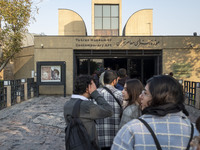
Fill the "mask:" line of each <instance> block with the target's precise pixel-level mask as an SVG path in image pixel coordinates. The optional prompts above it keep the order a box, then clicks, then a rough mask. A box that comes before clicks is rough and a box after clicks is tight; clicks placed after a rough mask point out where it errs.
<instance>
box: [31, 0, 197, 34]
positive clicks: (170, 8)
mask: <svg viewBox="0 0 200 150" xmlns="http://www.w3.org/2000/svg"><path fill="white" fill-rule="evenodd" d="M33 1H34V4H36V5H37V7H38V8H39V13H38V14H36V15H35V18H36V22H33V23H31V24H30V26H29V27H28V30H29V32H30V33H35V34H45V35H58V9H60V8H62V9H63V8H64V9H70V10H73V11H75V12H76V13H78V14H79V15H80V16H81V17H82V18H83V20H84V22H85V24H86V28H87V33H88V35H91V16H92V15H91V13H92V11H91V9H92V8H91V4H92V0H33ZM37 1H41V2H40V3H38V2H37ZM141 9H153V35H155V36H160V35H161V36H162V35H164V36H166V35H173V36H175V35H178V36H182V35H183V36H184V35H193V33H194V32H196V33H197V35H200V0H122V30H123V28H124V25H125V24H126V22H127V21H128V19H129V17H130V16H131V15H132V14H134V13H135V12H137V11H139V10H141Z"/></svg>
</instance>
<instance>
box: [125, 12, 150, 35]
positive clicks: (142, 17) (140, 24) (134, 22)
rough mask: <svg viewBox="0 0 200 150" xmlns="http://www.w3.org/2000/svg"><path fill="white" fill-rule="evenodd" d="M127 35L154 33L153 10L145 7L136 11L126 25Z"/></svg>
mask: <svg viewBox="0 0 200 150" xmlns="http://www.w3.org/2000/svg"><path fill="white" fill-rule="evenodd" d="M124 30H125V32H124V34H125V36H137V35H139V36H140V35H141V36H144V35H145V36H150V35H153V10H152V9H143V10H140V11H137V12H136V13H134V14H133V15H132V16H131V17H130V18H129V20H128V21H127V23H126V25H125V27H124Z"/></svg>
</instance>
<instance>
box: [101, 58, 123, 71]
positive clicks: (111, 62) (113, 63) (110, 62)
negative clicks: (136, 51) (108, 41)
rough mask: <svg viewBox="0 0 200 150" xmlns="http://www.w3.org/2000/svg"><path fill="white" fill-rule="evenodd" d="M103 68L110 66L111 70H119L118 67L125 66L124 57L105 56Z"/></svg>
mask: <svg viewBox="0 0 200 150" xmlns="http://www.w3.org/2000/svg"><path fill="white" fill-rule="evenodd" d="M104 68H111V69H112V70H119V69H120V68H127V59H126V58H121V59H119V58H118V59H117V58H106V59H104Z"/></svg>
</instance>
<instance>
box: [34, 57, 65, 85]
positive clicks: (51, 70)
mask: <svg viewBox="0 0 200 150" xmlns="http://www.w3.org/2000/svg"><path fill="white" fill-rule="evenodd" d="M65 66H66V65H65V62H60V61H59V62H58V61H55V62H50V61H47V62H37V82H38V84H39V85H52V84H56V85H58V84H63V82H64V79H65V74H66V73H65V70H66V68H65Z"/></svg>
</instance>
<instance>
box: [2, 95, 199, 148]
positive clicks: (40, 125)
mask: <svg viewBox="0 0 200 150" xmlns="http://www.w3.org/2000/svg"><path fill="white" fill-rule="evenodd" d="M67 100H69V96H67V97H66V98H65V97H62V96H45V95H42V96H40V97H38V98H32V99H29V100H27V101H24V102H21V103H19V104H16V105H13V106H11V107H9V108H5V109H3V110H1V111H0V150H64V149H65V141H64V140H65V134H64V128H65V122H64V117H63V106H64V103H65V102H66V101H67ZM186 108H187V110H188V111H189V112H190V117H189V118H190V119H191V121H192V122H194V121H195V120H196V118H197V117H198V116H200V110H198V109H195V108H193V107H191V106H187V107H186Z"/></svg>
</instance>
